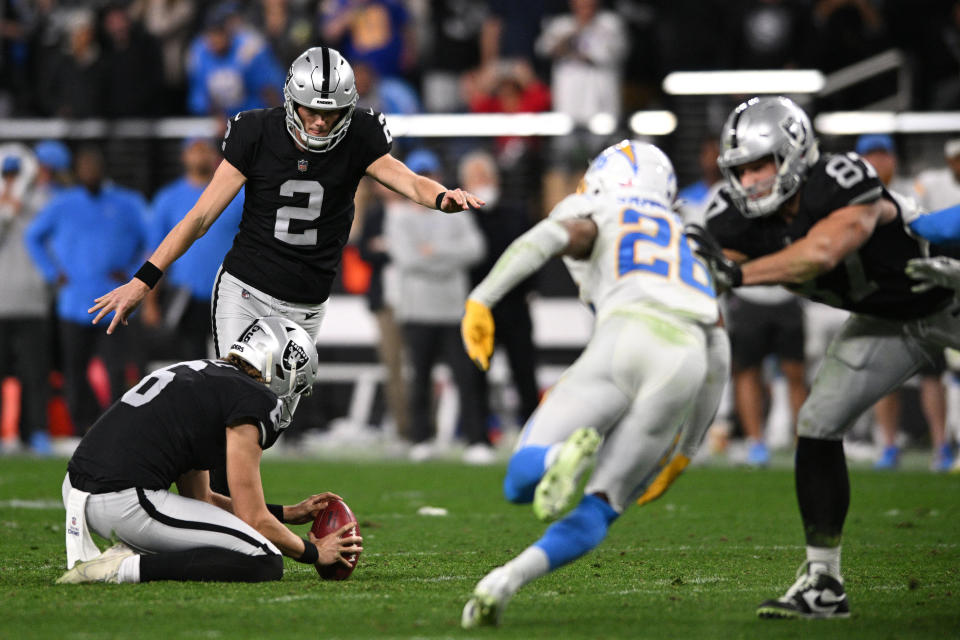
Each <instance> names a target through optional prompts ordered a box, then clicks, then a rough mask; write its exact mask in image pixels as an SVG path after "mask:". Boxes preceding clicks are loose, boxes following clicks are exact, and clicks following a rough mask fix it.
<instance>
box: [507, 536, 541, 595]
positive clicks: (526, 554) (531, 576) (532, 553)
mask: <svg viewBox="0 0 960 640" xmlns="http://www.w3.org/2000/svg"><path fill="white" fill-rule="evenodd" d="M504 568H505V569H507V570H508V571H509V573H510V575H511V579H512V580H513V581H514V584H511V587H513V591H514V593H516V591H517V590H518V589H519V588H520V587H522V586H523V585H525V584H527V583H528V582H533V581H534V580H536V579H537V578H539V577H540V576H542V575H546V574H547V573H549V572H550V560H549V559H548V558H547V554H546V553H544V551H543V549H541V548H540V547H535V546H530V547H527V548H526V549H524V550H523V553H521V554H520V555H518V556H517V557H516V558H514V559H513V560H511V561H510V562H508V563H507V564H505V565H504Z"/></svg>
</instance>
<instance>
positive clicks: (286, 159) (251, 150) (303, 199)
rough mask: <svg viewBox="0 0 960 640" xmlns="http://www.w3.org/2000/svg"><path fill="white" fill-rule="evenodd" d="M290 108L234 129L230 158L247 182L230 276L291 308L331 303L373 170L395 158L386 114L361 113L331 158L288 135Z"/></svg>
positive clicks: (250, 116) (248, 118)
mask: <svg viewBox="0 0 960 640" xmlns="http://www.w3.org/2000/svg"><path fill="white" fill-rule="evenodd" d="M285 118H286V112H285V111H284V109H283V107H275V108H273V109H255V110H252V111H243V112H241V113H238V114H237V115H236V116H234V117H233V118H231V119H230V120H229V121H228V126H227V131H226V134H225V135H224V139H223V157H224V158H226V160H227V161H228V162H229V163H230V164H232V165H233V166H234V167H236V168H237V169H238V170H239V171H240V172H241V173H242V174H243V175H244V176H246V178H247V182H246V184H245V185H244V200H243V216H242V218H241V219H240V231H239V232H238V233H237V235H236V237H235V238H234V241H233V247H232V248H231V249H230V251H229V252H228V253H227V256H226V258H224V261H223V267H224V269H225V270H226V271H227V272H228V273H230V274H232V275H234V276H236V277H237V278H239V279H240V280H242V281H243V282H246V283H248V284H249V285H250V286H252V287H254V288H256V289H259V290H261V291H263V292H264V293H267V294H269V295H271V296H274V297H276V298H279V299H281V300H285V301H287V302H299V303H311V304H319V303H321V302H323V301H324V300H326V299H327V297H328V296H329V295H330V286H331V284H332V282H333V278H334V276H335V275H336V270H337V266H338V265H339V264H340V256H341V253H342V251H343V246H344V245H345V244H346V242H347V236H348V235H349V233H350V225H351V224H352V223H353V211H354V209H353V199H354V196H355V195H356V192H357V184H359V182H360V178H362V177H363V175H364V173H365V172H366V170H367V167H369V166H370V164H371V163H372V162H373V161H374V160H376V159H377V158H380V157H381V156H383V155H384V154H386V153H389V152H390V148H391V146H392V144H393V138H392V137H391V136H390V132H389V131H388V130H387V128H386V124H385V123H386V120H385V119H384V117H383V115H382V114H379V113H376V112H374V111H373V110H359V109H357V110H355V111H354V113H353V119H352V120H351V122H350V126H349V127H348V128H347V133H346V135H345V136H344V138H343V140H341V141H340V142H339V143H338V144H337V145H336V146H335V147H333V148H332V149H330V150H329V151H326V152H324V153H314V152H311V151H304V150H303V149H301V148H300V147H298V146H297V144H296V143H295V142H294V141H293V138H292V137H291V136H290V134H289V133H288V132H287V128H286V119H285Z"/></svg>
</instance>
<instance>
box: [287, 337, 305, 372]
mask: <svg viewBox="0 0 960 640" xmlns="http://www.w3.org/2000/svg"><path fill="white" fill-rule="evenodd" d="M308 362H310V358H309V356H307V352H306V351H304V350H303V347H301V346H300V345H298V344H297V343H296V342H294V341H293V340H289V341H288V342H287V346H286V347H284V348H283V368H284V369H286V370H287V371H293V370H297V369H301V368H303V367H305V366H306V365H307V363H308Z"/></svg>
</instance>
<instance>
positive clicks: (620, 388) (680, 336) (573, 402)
mask: <svg viewBox="0 0 960 640" xmlns="http://www.w3.org/2000/svg"><path fill="white" fill-rule="evenodd" d="M706 371H707V345H706V336H705V332H704V328H703V327H701V326H700V325H697V324H693V323H689V322H686V321H684V320H681V319H679V318H674V317H672V316H669V315H667V314H665V313H658V312H654V311H649V312H647V311H636V310H630V311H626V310H624V311H615V312H613V313H612V314H611V315H610V316H609V317H607V318H606V319H604V320H602V321H600V322H599V324H598V325H597V326H596V328H595V329H594V334H593V337H591V339H590V342H589V343H588V344H587V347H586V349H585V350H584V352H583V353H582V354H581V355H580V357H579V358H578V359H577V361H576V362H574V363H573V365H571V367H570V368H569V369H567V371H566V372H564V374H563V376H562V377H561V378H560V381H559V382H557V384H556V386H555V387H554V388H553V389H552V390H551V391H550V393H549V394H548V395H547V396H546V398H545V399H544V400H543V402H542V403H541V405H540V407H538V409H537V411H536V412H535V413H534V414H533V416H532V417H531V418H530V420H529V421H528V422H527V424H526V426H525V427H524V430H523V433H522V434H521V437H520V441H519V443H518V445H517V447H518V448H520V447H523V446H527V445H539V446H549V445H552V444H556V443H559V442H563V441H564V440H566V439H567V438H568V437H569V436H570V434H572V433H573V432H574V431H575V430H577V429H579V428H581V427H592V428H594V429H596V430H597V431H599V432H600V434H601V435H603V436H604V441H603V444H602V445H601V446H600V449H599V451H598V453H597V463H596V467H595V468H594V470H593V474H592V475H591V477H590V480H589V481H588V483H587V487H586V493H588V494H591V493H598V492H602V493H604V494H606V496H607V499H608V500H609V503H610V506H611V507H613V508H614V509H615V510H616V511H617V512H618V513H622V512H623V510H624V508H625V507H626V505H628V504H630V503H631V502H633V500H635V499H636V498H637V497H638V496H640V495H641V494H642V493H643V492H644V490H645V489H646V487H647V486H648V485H649V484H650V482H651V481H652V480H653V479H654V478H655V477H656V476H657V474H658V473H659V472H660V470H661V468H662V467H663V465H664V464H666V462H668V461H669V458H670V454H671V452H672V451H673V449H674V447H675V446H676V444H677V440H678V436H679V433H680V428H681V426H682V424H683V422H684V420H685V419H686V418H687V416H688V414H689V413H690V411H691V408H692V407H693V406H694V403H695V402H696V397H697V394H698V392H699V391H700V389H701V386H702V385H703V381H704V378H705V375H706Z"/></svg>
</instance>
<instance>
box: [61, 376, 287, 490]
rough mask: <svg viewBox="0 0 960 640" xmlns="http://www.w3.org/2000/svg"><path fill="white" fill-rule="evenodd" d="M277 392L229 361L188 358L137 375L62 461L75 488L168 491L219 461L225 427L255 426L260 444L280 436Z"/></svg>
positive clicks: (223, 452)
mask: <svg viewBox="0 0 960 640" xmlns="http://www.w3.org/2000/svg"><path fill="white" fill-rule="evenodd" d="M280 406H281V402H280V400H279V398H277V396H276V395H275V394H274V393H273V392H272V391H270V390H269V389H268V388H267V387H266V386H265V385H264V384H263V383H261V382H257V381H256V380H254V379H253V378H251V377H250V376H248V375H246V374H245V373H243V372H242V371H240V370H239V369H237V368H236V367H234V366H233V365H231V364H227V363H225V362H222V361H219V360H193V361H191V362H181V363H179V364H175V365H171V366H169V367H166V368H164V369H158V370H157V371H154V372H153V373H151V374H149V375H147V376H145V377H144V378H143V379H142V380H141V381H140V382H139V384H137V386H135V387H133V388H132V389H130V390H129V391H127V392H126V393H125V394H123V397H122V398H121V399H120V400H117V401H116V402H115V403H114V404H113V406H111V407H110V408H109V409H108V410H107V411H106V413H104V414H103V415H102V416H100V419H99V420H97V421H96V422H95V423H94V425H93V426H92V427H91V428H90V430H89V431H88V432H87V434H86V435H85V436H84V437H83V440H81V441H80V446H78V447H77V450H76V451H75V452H74V454H73V457H72V458H70V462H69V464H68V465H67V469H68V470H69V471H70V474H71V477H72V478H74V477H77V476H79V478H80V479H82V482H81V483H80V484H79V486H78V485H75V486H77V488H79V489H82V490H84V491H90V492H92V493H106V492H109V491H120V490H123V489H129V488H131V487H140V488H141V489H168V488H169V487H170V485H171V484H172V483H173V482H175V481H176V480H177V478H179V477H180V476H181V475H183V474H184V473H186V472H187V471H192V470H205V469H206V470H209V469H211V468H214V467H222V466H223V465H224V464H225V461H226V430H227V428H229V427H231V426H236V425H240V424H253V425H255V426H257V427H258V428H259V429H260V446H261V447H262V448H263V449H266V448H268V447H270V446H271V445H273V443H275V442H276V441H277V438H278V437H279V436H280V428H279V423H280Z"/></svg>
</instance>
